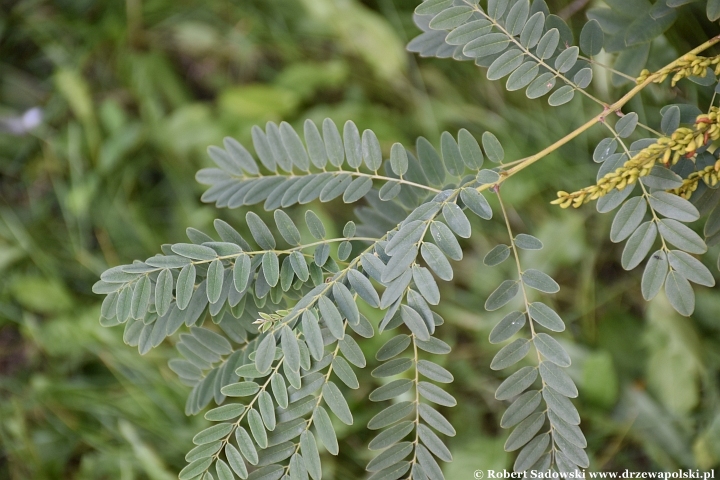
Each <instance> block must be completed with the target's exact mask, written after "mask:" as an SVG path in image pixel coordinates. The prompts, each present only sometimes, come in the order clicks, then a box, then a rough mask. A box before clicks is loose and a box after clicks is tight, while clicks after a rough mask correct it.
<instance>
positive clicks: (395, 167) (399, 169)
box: [390, 143, 408, 177]
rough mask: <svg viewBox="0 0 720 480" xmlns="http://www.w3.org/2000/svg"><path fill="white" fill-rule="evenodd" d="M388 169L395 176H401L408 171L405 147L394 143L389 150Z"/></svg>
mask: <svg viewBox="0 0 720 480" xmlns="http://www.w3.org/2000/svg"><path fill="white" fill-rule="evenodd" d="M390 167H391V168H392V171H393V172H394V173H395V175H399V176H401V177H402V176H403V175H405V173H406V172H407V169H408V157H407V151H406V150H405V147H403V146H402V145H401V144H399V143H394V144H393V146H392V148H391V149H390Z"/></svg>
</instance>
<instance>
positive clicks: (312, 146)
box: [303, 119, 327, 168]
mask: <svg viewBox="0 0 720 480" xmlns="http://www.w3.org/2000/svg"><path fill="white" fill-rule="evenodd" d="M303 128H304V134H305V143H306V144H307V148H308V153H309V154H310V161H311V162H312V164H313V165H315V167H317V168H325V165H326V164H327V151H326V150H325V144H324V143H323V139H322V137H321V136H320V131H319V130H318V128H317V125H315V123H314V122H313V121H312V120H310V119H307V120H305V124H304V126H303Z"/></svg>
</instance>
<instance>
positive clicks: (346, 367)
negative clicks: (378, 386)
mask: <svg viewBox="0 0 720 480" xmlns="http://www.w3.org/2000/svg"><path fill="white" fill-rule="evenodd" d="M345 338H350V337H349V336H348V335H346V336H345ZM332 366H333V372H334V373H335V375H337V377H338V378H339V379H340V380H341V381H342V382H343V383H344V384H345V385H347V386H348V387H350V388H352V389H357V388H360V383H359V382H358V379H357V376H356V375H355V372H353V369H352V367H351V366H350V364H348V362H347V360H345V359H344V358H342V357H340V356H338V357H335V358H334V359H333V361H332Z"/></svg>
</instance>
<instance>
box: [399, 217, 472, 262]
mask: <svg viewBox="0 0 720 480" xmlns="http://www.w3.org/2000/svg"><path fill="white" fill-rule="evenodd" d="M430 234H431V235H432V238H433V241H434V242H435V244H436V245H437V246H438V247H439V248H440V250H442V252H443V253H444V254H445V255H447V256H448V257H450V258H452V259H453V260H457V261H460V260H462V257H463V251H462V248H461V247H460V244H459V243H458V241H457V238H455V235H454V234H453V232H452V231H451V230H450V228H448V226H447V225H445V224H444V223H442V222H432V223H431V224H430ZM388 265H389V264H388Z"/></svg>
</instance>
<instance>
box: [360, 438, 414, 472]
mask: <svg viewBox="0 0 720 480" xmlns="http://www.w3.org/2000/svg"><path fill="white" fill-rule="evenodd" d="M412 450H413V445H412V443H410V442H401V443H398V444H396V445H393V446H392V447H390V448H388V449H387V450H385V451H383V452H382V453H381V454H380V455H378V456H377V457H375V458H373V459H372V460H371V461H370V463H368V466H367V467H366V470H368V471H370V472H377V471H380V470H382V469H384V468H387V467H390V466H392V465H395V464H396V463H398V462H399V461H401V460H402V459H404V458H405V457H407V456H408V455H410V452H412Z"/></svg>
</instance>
